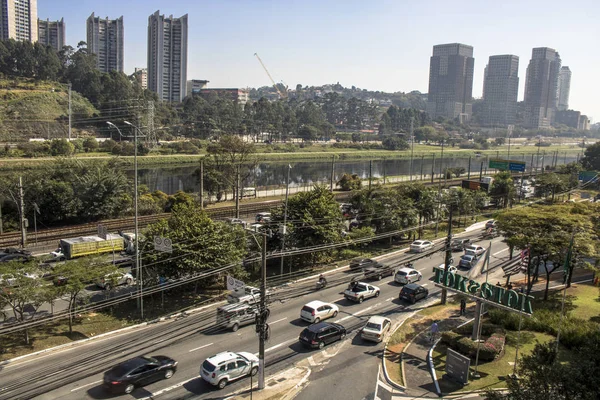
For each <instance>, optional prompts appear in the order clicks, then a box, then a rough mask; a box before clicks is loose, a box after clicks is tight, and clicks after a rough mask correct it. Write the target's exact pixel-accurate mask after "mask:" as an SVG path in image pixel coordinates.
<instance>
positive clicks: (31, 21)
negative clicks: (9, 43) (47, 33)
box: [0, 0, 38, 42]
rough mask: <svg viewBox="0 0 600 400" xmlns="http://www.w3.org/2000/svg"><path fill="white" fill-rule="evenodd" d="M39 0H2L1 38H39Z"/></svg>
mask: <svg viewBox="0 0 600 400" xmlns="http://www.w3.org/2000/svg"><path fill="white" fill-rule="evenodd" d="M37 22H38V18H37V0H0V39H3V40H6V39H15V40H26V41H29V42H37V40H38V25H37Z"/></svg>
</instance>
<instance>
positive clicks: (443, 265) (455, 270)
mask: <svg viewBox="0 0 600 400" xmlns="http://www.w3.org/2000/svg"><path fill="white" fill-rule="evenodd" d="M435 268H436V269H441V270H445V269H446V264H440V265H438V266H437V267H435ZM448 272H450V273H451V274H455V273H457V272H458V268H456V267H455V266H454V265H448Z"/></svg>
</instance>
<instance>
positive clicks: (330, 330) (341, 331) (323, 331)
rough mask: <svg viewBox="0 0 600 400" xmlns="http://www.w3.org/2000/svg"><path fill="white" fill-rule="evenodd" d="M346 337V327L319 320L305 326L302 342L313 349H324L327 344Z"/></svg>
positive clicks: (301, 336)
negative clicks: (316, 322)
mask: <svg viewBox="0 0 600 400" xmlns="http://www.w3.org/2000/svg"><path fill="white" fill-rule="evenodd" d="M345 337H346V328H344V327H343V326H342V325H340V324H336V323H333V322H319V323H318V324H312V325H310V326H309V327H308V328H305V329H304V330H303V331H302V332H301V333H300V337H299V338H298V339H299V340H300V343H302V344H303V345H304V346H306V347H310V348H313V349H317V348H318V349H322V348H323V347H325V345H327V344H331V343H333V342H336V341H338V340H342V339H344V338H345Z"/></svg>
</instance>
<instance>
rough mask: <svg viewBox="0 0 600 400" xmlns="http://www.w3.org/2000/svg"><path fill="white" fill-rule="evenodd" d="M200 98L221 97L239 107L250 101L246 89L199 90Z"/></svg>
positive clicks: (248, 92)
mask: <svg viewBox="0 0 600 400" xmlns="http://www.w3.org/2000/svg"><path fill="white" fill-rule="evenodd" d="M199 93H200V96H202V97H204V98H207V99H209V98H211V97H212V96H216V97H221V98H224V99H227V100H231V101H235V102H236V103H238V104H239V105H242V106H243V105H244V104H246V103H247V102H248V101H249V100H250V91H249V90H248V89H240V88H214V89H201V90H200V92H199Z"/></svg>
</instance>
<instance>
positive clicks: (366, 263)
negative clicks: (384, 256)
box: [350, 258, 381, 270]
mask: <svg viewBox="0 0 600 400" xmlns="http://www.w3.org/2000/svg"><path fill="white" fill-rule="evenodd" d="M378 266H381V264H379V263H378V262H377V261H375V260H373V259H371V258H355V259H354V260H352V261H350V269H351V270H356V269H362V270H364V269H365V268H368V267H378Z"/></svg>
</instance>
